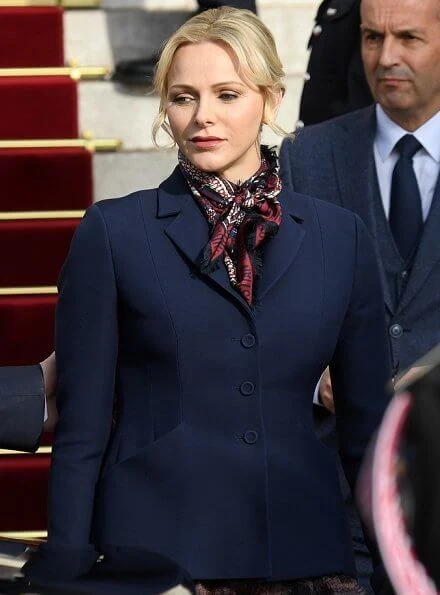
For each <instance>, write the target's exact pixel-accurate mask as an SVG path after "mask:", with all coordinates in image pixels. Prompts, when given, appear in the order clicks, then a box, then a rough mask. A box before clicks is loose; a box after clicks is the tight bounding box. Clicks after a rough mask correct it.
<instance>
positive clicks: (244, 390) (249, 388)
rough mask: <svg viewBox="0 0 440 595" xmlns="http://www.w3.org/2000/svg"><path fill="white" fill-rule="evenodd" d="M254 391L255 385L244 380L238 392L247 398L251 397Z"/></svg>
mask: <svg viewBox="0 0 440 595" xmlns="http://www.w3.org/2000/svg"><path fill="white" fill-rule="evenodd" d="M254 390H255V385H254V383H253V382H250V380H246V382H243V383H242V384H241V385H240V392H241V394H242V395H245V396H248V395H251V394H252V393H253V392H254Z"/></svg>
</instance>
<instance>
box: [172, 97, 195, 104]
mask: <svg viewBox="0 0 440 595" xmlns="http://www.w3.org/2000/svg"><path fill="white" fill-rule="evenodd" d="M192 99H193V98H192V97H190V96H189V95H178V96H177V97H174V99H173V100H172V101H173V103H178V104H180V105H185V104H186V103H190V102H191V101H192Z"/></svg>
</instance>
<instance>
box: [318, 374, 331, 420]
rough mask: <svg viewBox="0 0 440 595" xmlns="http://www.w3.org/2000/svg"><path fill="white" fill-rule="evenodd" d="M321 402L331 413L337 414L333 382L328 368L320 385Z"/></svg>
mask: <svg viewBox="0 0 440 595" xmlns="http://www.w3.org/2000/svg"><path fill="white" fill-rule="evenodd" d="M319 400H320V402H321V404H322V405H324V407H325V408H326V409H328V411H330V412H331V413H334V412H335V403H334V400H333V389H332V381H331V378H330V370H329V369H328V367H327V368H326V369H325V370H324V372H323V374H322V376H321V382H320V383H319Z"/></svg>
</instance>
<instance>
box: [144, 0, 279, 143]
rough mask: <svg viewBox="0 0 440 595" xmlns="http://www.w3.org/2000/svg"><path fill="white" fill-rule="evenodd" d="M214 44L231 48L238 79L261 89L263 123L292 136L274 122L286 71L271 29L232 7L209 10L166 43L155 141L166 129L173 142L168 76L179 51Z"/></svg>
mask: <svg viewBox="0 0 440 595" xmlns="http://www.w3.org/2000/svg"><path fill="white" fill-rule="evenodd" d="M205 41H213V42H217V43H221V44H224V45H226V46H227V47H229V48H230V49H231V50H232V52H233V53H234V55H235V56H236V58H237V62H238V70H239V75H240V76H241V77H242V78H243V80H244V81H245V82H246V83H247V84H250V85H256V86H257V87H259V89H260V90H261V92H262V93H263V96H264V113H263V122H264V123H265V124H267V125H268V126H269V127H270V128H271V129H272V130H273V131H274V132H276V133H277V134H280V135H282V136H289V135H288V134H287V133H286V132H285V131H284V130H283V129H282V128H281V127H280V126H278V124H276V122H275V117H276V113H275V106H276V103H277V102H276V99H277V98H278V96H279V93H280V92H281V93H284V91H285V86H284V83H283V78H284V70H283V66H282V64H281V61H280V59H279V57H278V53H277V48H276V45H275V40H274V38H273V35H272V33H271V32H270V31H269V29H268V28H267V27H266V25H264V24H263V23H262V21H261V20H260V19H259V18H258V17H257V16H256V15H255V14H254V13H253V12H251V11H250V10H240V9H238V8H232V7H230V6H223V7H221V8H212V9H210V10H206V11H204V12H202V13H200V14H198V15H196V16H194V17H192V18H191V19H189V20H188V21H186V22H185V23H184V24H183V25H182V26H181V27H180V28H179V29H178V30H177V31H176V32H175V33H174V34H173V35H172V36H171V37H170V39H169V40H168V41H167V42H166V43H165V45H164V47H163V50H162V52H161V55H160V59H159V62H158V64H157V67H156V73H155V77H154V90H155V91H156V93H157V94H158V95H159V97H160V105H159V113H158V114H157V116H156V118H155V120H154V123H153V141H154V144H155V145H156V146H158V143H157V134H158V132H159V130H160V129H161V128H163V129H164V130H165V131H166V132H167V133H168V134H169V135H170V136H171V138H172V134H171V130H170V127H169V125H168V123H167V121H166V105H167V93H168V73H169V70H170V67H171V62H172V60H173V58H174V54H175V53H176V51H177V50H178V49H179V48H180V47H181V46H182V45H185V44H189V43H201V42H205Z"/></svg>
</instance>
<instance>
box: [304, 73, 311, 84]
mask: <svg viewBox="0 0 440 595" xmlns="http://www.w3.org/2000/svg"><path fill="white" fill-rule="evenodd" d="M311 78H312V77H311V76H310V72H306V73H305V74H304V76H303V79H304V81H305V82H306V83H308V82H309V80H310V79H311Z"/></svg>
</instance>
